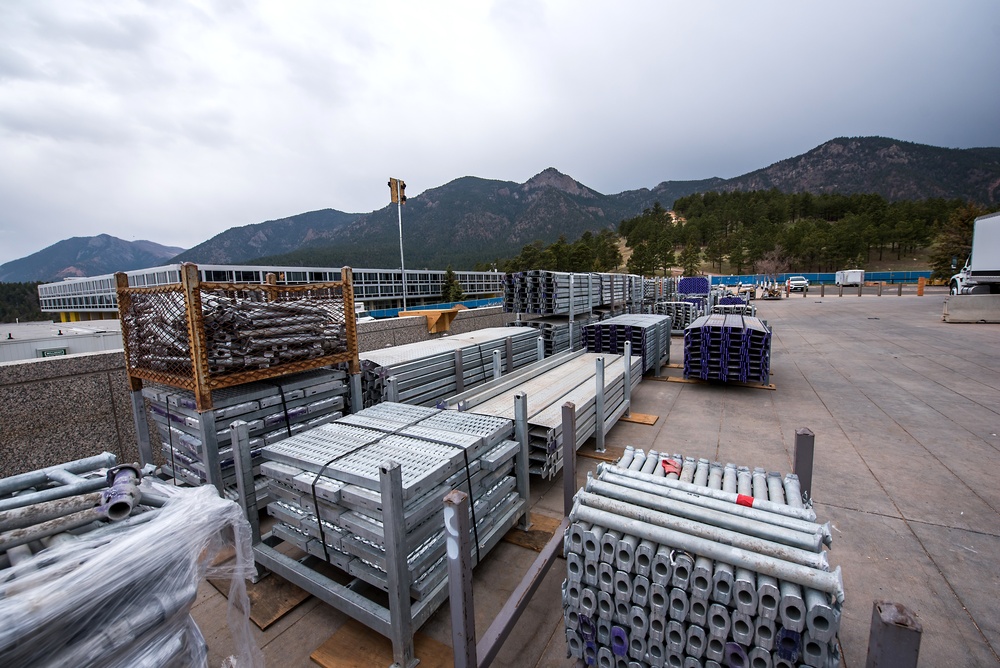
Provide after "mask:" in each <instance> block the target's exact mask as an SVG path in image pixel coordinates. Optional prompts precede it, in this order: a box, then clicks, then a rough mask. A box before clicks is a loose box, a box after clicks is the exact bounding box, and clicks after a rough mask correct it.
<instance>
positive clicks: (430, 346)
mask: <svg viewBox="0 0 1000 668" xmlns="http://www.w3.org/2000/svg"><path fill="white" fill-rule="evenodd" d="M508 339H510V344H511V347H510V351H508V349H507V340H508ZM495 350H498V351H500V361H501V370H502V372H503V373H509V372H510V371H512V370H513V369H517V368H519V367H522V366H524V365H525V364H528V363H530V362H533V361H535V359H537V351H538V347H537V334H536V333H535V332H533V331H529V330H519V329H515V328H510V327H491V328H487V329H480V330H476V331H474V332H468V333H465V334H453V335H451V336H448V337H444V338H440V339H432V340H430V341H420V342H417V343H409V344H406V345H402V346H394V347H392V348H383V349H381V350H373V351H370V352H367V353H363V355H362V359H361V371H362V374H361V389H362V393H363V395H364V405H365V406H373V405H375V404H378V403H381V402H383V401H389V400H390V399H391V398H393V397H390V390H389V387H388V385H387V383H386V381H387V380H388V379H389V378H390V377H394V378H395V379H396V380H395V383H396V392H397V396H396V397H395V399H396V400H397V401H400V402H402V403H408V404H414V405H418V406H434V405H436V404H437V403H438V402H439V401H440V400H441V399H443V398H445V397H448V396H451V395H452V394H455V393H456V392H460V391H462V389H464V388H468V387H474V386H475V385H478V384H480V383H483V382H485V381H487V380H489V379H491V378H493V351H495ZM508 353H511V354H512V355H513V359H508ZM459 356H460V357H461V367H459V366H458V365H457V360H458V357H459ZM459 368H460V369H461V378H460V377H459Z"/></svg>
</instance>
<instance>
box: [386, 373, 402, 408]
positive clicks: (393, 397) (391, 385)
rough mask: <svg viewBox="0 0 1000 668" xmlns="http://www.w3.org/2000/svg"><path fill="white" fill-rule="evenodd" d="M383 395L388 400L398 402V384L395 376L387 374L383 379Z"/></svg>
mask: <svg viewBox="0 0 1000 668" xmlns="http://www.w3.org/2000/svg"><path fill="white" fill-rule="evenodd" d="M385 395H386V396H387V397H388V398H389V401H391V402H393V403H399V386H398V385H397V384H396V377H395V376H389V377H388V378H386V379H385Z"/></svg>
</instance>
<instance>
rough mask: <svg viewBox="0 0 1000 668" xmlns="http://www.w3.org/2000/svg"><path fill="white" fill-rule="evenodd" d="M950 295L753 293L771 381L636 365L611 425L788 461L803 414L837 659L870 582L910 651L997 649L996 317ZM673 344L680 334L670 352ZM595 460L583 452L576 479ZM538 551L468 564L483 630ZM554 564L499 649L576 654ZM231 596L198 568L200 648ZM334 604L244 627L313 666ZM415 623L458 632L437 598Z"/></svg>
mask: <svg viewBox="0 0 1000 668" xmlns="http://www.w3.org/2000/svg"><path fill="white" fill-rule="evenodd" d="M944 297H945V295H944V294H943V293H936V292H930V291H929V294H928V296H924V297H916V296H903V297H896V296H883V297H875V296H874V295H866V296H864V297H860V298H859V297H856V296H851V297H847V296H845V297H842V298H838V297H836V296H833V297H825V298H822V299H821V298H819V297H817V296H815V295H814V294H810V295H808V296H806V297H803V296H801V295H795V296H793V297H791V298H790V299H784V300H781V301H774V302H768V301H761V302H757V306H758V316H759V317H761V318H763V319H766V320H767V321H768V322H769V323H770V324H771V325H773V327H774V338H773V344H772V358H771V360H772V361H771V368H772V372H773V375H772V378H771V381H772V383H773V384H774V385H775V386H776V389H775V390H773V391H772V390H766V389H762V388H747V387H738V386H727V385H708V384H694V383H675V382H658V381H654V380H650V379H648V378H647V379H645V380H644V381H643V382H642V383H641V384H640V385H639V387H638V389H637V391H636V392H635V393H634V395H633V404H632V409H633V411H634V412H636V413H645V414H650V415H655V416H657V417H658V419H657V420H656V423H655V424H653V425H652V426H646V425H642V424H635V423H624V422H620V423H619V424H618V425H617V426H615V428H614V429H612V431H611V432H610V434H609V435H608V437H607V445H608V448H609V451H611V452H616V451H618V450H620V449H621V448H624V447H625V446H626V445H632V446H635V447H637V448H642V449H644V450H649V449H655V450H658V451H661V452H669V453H671V454H674V453H677V454H681V455H685V456H692V457H706V458H708V459H710V460H713V461H719V462H723V463H725V462H734V463H736V464H740V465H747V466H750V467H754V466H762V467H764V468H766V469H768V470H769V471H780V472H783V473H784V472H788V471H791V470H792V453H793V448H794V440H795V431H796V430H797V429H800V428H803V427H808V428H809V429H811V430H812V431H813V432H814V433H815V435H816V453H815V460H816V461H815V468H814V481H813V496H814V498H815V501H816V512H817V514H818V516H819V520H820V521H830V522H831V523H832V524H833V535H834V541H833V547H832V548H831V551H830V554H829V557H830V562H831V565H832V566H837V565H839V566H841V567H842V568H843V571H844V583H845V589H846V601H845V604H844V610H843V620H842V625H841V632H840V642H841V646H842V649H843V661H842V664H841V665H843V666H847V667H850V668H854V667H855V666H863V665H864V664H865V659H866V655H867V647H868V634H869V628H870V622H871V614H872V602H873V601H874V600H876V599H878V600H889V601H893V602H897V603H901V604H903V605H906V606H907V607H908V608H910V609H911V610H912V611H913V612H914V613H916V616H917V619H918V620H919V621H920V623H921V624H922V626H923V636H922V642H921V647H920V665H921V666H927V667H933V666H946V665H951V666H963V667H966V666H996V665H997V664H998V663H1000V656H998V652H1000V606H998V605H997V602H996V600H997V593H998V592H1000V514H998V509H1000V485H998V484H997V482H996V480H997V473H996V472H997V471H998V470H1000V436H998V434H1000V401H998V397H1000V325H986V324H978V325H976V324H949V323H944V322H942V321H941V308H942V301H943V299H944ZM682 359H683V349H682V341H681V339H680V338H678V337H675V338H674V339H673V348H672V355H671V360H672V361H673V362H675V363H679V362H681V361H682ZM670 374H671V375H677V376H679V375H680V371H679V370H677V369H671V370H670ZM588 449H592V444H588V445H585V446H584V449H583V450H581V452H584V451H586V450H588ZM598 463H599V462H598V461H597V460H595V459H592V458H587V457H581V458H580V459H579V464H578V466H579V471H578V473H579V479H578V481H577V483H578V486H582V484H583V483H584V481H585V479H586V474H587V472H588V471H593V470H595V469H596V466H597V464H598ZM531 482H532V494H531V501H532V512H533V513H538V514H543V515H548V516H550V517H554V518H555V517H558V516H559V515H560V514H561V513H562V481H561V479H560V476H557V477H556V479H555V480H553V481H545V482H542V481H540V480H538V479H535V478H533V479H532V481H531ZM535 556H536V554H535V552H533V551H532V550H529V549H527V548H523V547H519V546H516V545H513V544H511V543H507V542H501V543H500V544H499V546H498V547H497V548H495V549H494V550H493V552H492V553H490V555H489V556H488V557H486V558H485V559H484V561H483V563H482V564H481V565H480V566H479V567H478V568H477V569H476V571H475V574H474V583H475V603H476V630H477V632H478V633H479V634H480V635H482V633H483V632H484V631H485V630H486V628H487V626H488V625H489V623H490V622H491V621H492V619H493V618H494V617H495V615H496V613H497V612H498V611H499V609H500V607H501V606H502V605H503V603H504V601H505V600H506V598H507V596H508V595H509V594H510V592H511V591H512V590H513V588H514V587H515V586H516V585H517V583H518V582H519V580H520V578H521V576H522V574H523V573H524V571H525V570H526V569H527V567H528V565H529V564H530V563H531V562H532V561H533V560H534V558H535ZM564 577H565V562H564V561H562V560H557V562H556V564H555V565H554V566H553V569H552V570H551V571H550V572H549V574H548V575H547V577H546V579H545V581H544V582H543V584H542V586H541V588H540V589H539V591H538V592H537V593H536V595H535V596H534V598H533V600H532V601H531V604H530V606H529V608H528V611H527V612H526V613H525V615H524V616H523V617H522V618H521V620H520V621H519V622H518V625H517V627H516V628H515V630H514V633H513V634H512V636H511V638H510V639H509V640H508V642H507V644H506V645H505V647H504V649H503V651H502V652H501V653H500V655H499V657H498V659H497V661H496V662H495V664H494V665H497V666H519V667H521V666H545V667H550V666H572V665H575V663H574V662H573V661H571V660H569V659H567V658H566V645H565V635H564V632H563V626H562V624H563V622H562V609H561V601H560V584H561V582H562V579H563V578H564ZM225 608H226V600H225V599H224V598H223V597H222V596H221V595H220V594H218V593H217V592H216V591H215V589H214V588H212V587H211V586H210V585H207V584H204V585H202V587H201V591H200V597H199V600H198V603H197V604H196V606H195V608H194V616H195V619H196V620H197V622H198V624H199V626H200V627H201V629H202V631H203V633H204V634H205V637H206V640H207V641H208V643H209V648H210V656H209V663H210V665H219V663H220V662H221V661H222V659H223V658H224V657H225V656H227V655H228V654H229V653H230V652H231V647H232V645H231V641H230V639H229V637H228V629H227V627H226V623H225ZM345 621H346V618H345V616H344V615H342V614H341V613H339V612H337V611H336V610H334V609H332V608H330V607H329V606H327V605H325V604H323V603H321V602H319V601H318V600H317V599H315V598H309V599H307V600H306V601H305V602H303V603H302V604H300V605H298V606H297V607H296V608H295V609H293V610H292V611H291V612H290V613H288V614H287V615H286V616H285V617H284V618H282V619H281V620H280V621H278V622H277V623H275V624H274V625H272V626H271V627H269V628H268V629H267V630H266V631H263V632H261V631H259V630H258V629H256V627H255V628H254V633H255V635H256V638H257V640H258V643H259V645H260V647H261V648H262V649H263V651H264V654H265V657H266V659H267V662H268V665H280V666H309V665H315V664H313V663H312V662H311V661H310V659H309V655H310V654H311V653H312V652H313V651H314V650H315V649H316V648H317V647H319V646H320V645H322V644H323V643H324V642H325V641H326V640H327V638H329V637H330V636H331V635H332V634H334V633H335V632H336V631H337V630H338V629H339V628H340V627H341V626H342V625H343V624H344V623H345ZM421 633H422V634H424V635H427V636H429V637H431V638H433V639H434V640H437V641H439V642H440V643H443V644H445V645H451V630H450V621H449V611H448V605H447V603H446V604H445V605H443V606H442V607H441V609H439V610H438V612H437V613H435V615H434V616H433V617H432V618H431V619H430V621H429V622H428V623H427V624H426V625H425V626H424V627H423V628H422V629H421ZM373 635H374V634H373ZM417 656H418V658H419V657H420V654H419V652H418V655H417ZM364 658H365V657H361V656H359V657H357V658H356V660H357V661H358V663H357V665H365V660H364ZM425 665H426V664H425Z"/></svg>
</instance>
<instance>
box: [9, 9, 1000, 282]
mask: <svg viewBox="0 0 1000 668" xmlns="http://www.w3.org/2000/svg"><path fill="white" fill-rule="evenodd" d="M998 72H1000V2H997V1H996V0H978V1H976V0H970V1H964V0H950V1H948V2H942V1H940V0H905V1H902V0H880V1H879V2H871V0H864V1H861V2H856V1H853V0H852V1H844V0H838V1H836V2H819V1H809V0H793V1H787V2H786V1H780V2H779V1H771V0H756V1H755V2H748V1H745V0H744V1H739V0H731V1H729V2H712V1H697V2H695V1H692V0H687V1H684V2H668V1H665V0H655V1H649V2H638V1H636V2H608V1H602V2H597V1H581V0H564V1H562V0H560V1H545V2H542V1H531V0H512V1H507V2H492V3H491V2H475V1H469V0H461V1H456V2H367V1H366V2H347V1H340V2H335V1H333V0H316V1H314V2H308V1H298V0H280V1H274V2H266V1H264V2H242V1H239V0H220V1H217V2H209V1H204V2H186V1H184V0H169V1H157V0H149V1H147V2H143V1H135V0H106V1H102V0H81V1H79V2H76V1H73V0H2V1H0V263H3V262H7V261H9V260H13V259H16V258H19V257H23V256H25V255H28V254H30V253H33V252H35V251H38V250H40V249H42V248H44V247H46V246H48V245H51V244H52V243H55V242H56V241H59V240H62V239H66V238H69V237H73V236H91V235H96V234H101V233H108V234H112V235H114V236H118V237H121V238H123V239H127V240H135V239H149V240H152V241H156V242H158V243H162V244H167V245H174V246H182V247H190V246H193V245H195V244H198V243H200V242H202V241H204V240H206V239H208V238H210V237H211V236H213V235H215V234H218V233H219V232H222V231H224V230H225V229H227V228H229V227H232V226H237V225H245V224H249V223H257V222H261V221H264V220H270V219H275V218H283V217H286V216H290V215H294V214H297V213H302V212H305V211H312V210H316V209H322V208H327V207H330V208H334V209H340V210H342V211H350V212H367V211H371V210H374V209H378V208H381V207H383V206H385V205H386V204H388V196H389V193H388V188H387V187H386V181H387V179H388V177H390V176H397V177H400V178H403V179H405V180H406V183H407V194H408V195H409V196H411V197H412V196H414V195H417V194H419V193H420V192H421V191H423V190H425V189H428V188H433V187H436V186H439V185H442V184H444V183H447V182H448V181H450V180H452V179H455V178H458V177H460V176H465V175H472V176H479V177H484V178H491V179H501V180H510V181H517V182H523V181H525V180H527V179H528V178H530V177H531V176H533V175H534V174H536V173H538V172H540V171H541V170H543V169H545V168H546V167H555V168H556V169H559V170H560V171H562V172H564V173H566V174H569V175H570V176H572V177H574V178H576V179H577V180H579V181H580V182H582V183H584V184H585V185H587V186H590V187H592V188H594V189H596V190H598V191H600V192H603V193H616V192H621V191H622V190H629V189H634V188H641V187H653V186H655V185H656V184H657V183H659V182H661V181H665V180H688V179H701V178H707V177H711V176H719V177H733V176H738V175H740V174H743V173H746V172H748V171H752V170H754V169H758V168H761V167H766V166H767V165H769V164H772V163H774V162H777V161H778V160H782V159H784V158H788V157H792V156H794V155H798V154H801V153H804V152H806V151H808V150H809V149H811V148H814V147H815V146H817V145H819V144H821V143H823V142H824V141H827V140H829V139H833V138H834V137H838V136H863V135H865V136H866V135H881V136H887V137H893V138H896V139H902V140H907V141H914V142H920V143H926V144H932V145H935V146H946V147H955V148H969V147H975V146H1000V83H998V82H1000V78H998V77H1000V74H998Z"/></svg>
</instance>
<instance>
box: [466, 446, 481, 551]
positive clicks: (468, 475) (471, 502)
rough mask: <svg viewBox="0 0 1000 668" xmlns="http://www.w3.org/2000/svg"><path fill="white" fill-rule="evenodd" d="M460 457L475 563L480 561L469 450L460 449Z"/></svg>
mask: <svg viewBox="0 0 1000 668" xmlns="http://www.w3.org/2000/svg"><path fill="white" fill-rule="evenodd" d="M462 457H463V458H464V459H465V484H466V485H468V487H469V509H470V510H471V511H472V535H473V537H474V538H475V539H476V563H477V564H478V563H479V562H480V560H481V557H480V556H479V525H478V524H477V523H476V500H475V499H474V498H472V475H471V473H470V471H469V449H468V448H462Z"/></svg>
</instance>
